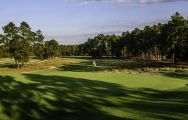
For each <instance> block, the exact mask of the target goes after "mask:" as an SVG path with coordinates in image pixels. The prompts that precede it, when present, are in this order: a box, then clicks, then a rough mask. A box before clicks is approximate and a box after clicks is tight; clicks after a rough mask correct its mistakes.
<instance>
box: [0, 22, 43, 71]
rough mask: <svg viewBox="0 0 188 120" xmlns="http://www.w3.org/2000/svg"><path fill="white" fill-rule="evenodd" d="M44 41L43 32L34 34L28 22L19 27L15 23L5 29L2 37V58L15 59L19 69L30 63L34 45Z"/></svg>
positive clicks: (0, 41)
mask: <svg viewBox="0 0 188 120" xmlns="http://www.w3.org/2000/svg"><path fill="white" fill-rule="evenodd" d="M42 40H43V37H42V33H41V31H37V32H36V33H35V32H32V30H31V28H30V26H29V24H28V23H26V22H22V23H21V24H20V26H19V27H17V26H16V25H15V24H14V23H13V22H10V23H8V24H7V25H6V26H4V27H3V34H2V35H1V36H0V44H1V47H0V51H1V52H0V53H1V54H2V55H1V57H7V56H9V55H10V56H11V57H13V58H14V60H15V63H16V65H17V67H20V63H21V64H22V66H23V65H24V63H25V62H28V61H29V57H30V55H31V53H32V48H33V46H34V44H36V43H38V42H41V41H42Z"/></svg>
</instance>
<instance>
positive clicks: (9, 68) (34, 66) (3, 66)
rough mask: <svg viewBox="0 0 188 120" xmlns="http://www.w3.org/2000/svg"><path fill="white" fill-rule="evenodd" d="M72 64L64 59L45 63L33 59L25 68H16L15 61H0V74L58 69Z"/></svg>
mask: <svg viewBox="0 0 188 120" xmlns="http://www.w3.org/2000/svg"><path fill="white" fill-rule="evenodd" d="M71 63H73V61H72V60H70V59H63V58H54V59H51V60H44V61H40V60H37V59H31V60H30V61H29V63H27V64H25V65H24V66H23V67H21V68H15V67H14V61H13V60H12V59H0V72H33V71H40V70H47V69H50V68H56V67H59V66H62V65H65V64H71Z"/></svg>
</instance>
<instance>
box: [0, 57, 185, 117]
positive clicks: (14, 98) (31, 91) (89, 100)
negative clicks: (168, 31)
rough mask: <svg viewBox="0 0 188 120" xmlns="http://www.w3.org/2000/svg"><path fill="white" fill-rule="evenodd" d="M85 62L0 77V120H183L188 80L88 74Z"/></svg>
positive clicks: (165, 75) (179, 75) (176, 76)
mask: <svg viewBox="0 0 188 120" xmlns="http://www.w3.org/2000/svg"><path fill="white" fill-rule="evenodd" d="M84 61H85V62H88V60H82V61H79V60H77V63H75V64H70V65H64V66H63V67H61V68H57V69H51V70H47V71H41V72H33V73H27V74H24V73H1V75H0V97H1V98H0V120H187V119H188V74H186V73H161V74H136V73H135V74H126V73H112V72H100V71H98V72H91V70H92V68H91V66H89V65H88V64H85V62H84ZM90 62H91V61H90ZM107 62H109V61H107ZM98 64H101V66H99V68H97V69H102V68H103V67H105V64H103V63H102V62H101V63H98ZM102 65H104V66H103V67H102Z"/></svg>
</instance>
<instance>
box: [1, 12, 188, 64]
mask: <svg viewBox="0 0 188 120" xmlns="http://www.w3.org/2000/svg"><path fill="white" fill-rule="evenodd" d="M2 29H3V33H2V34H1V35H0V57H11V58H14V60H15V63H16V65H17V67H20V66H21V65H24V63H26V62H28V61H29V57H30V56H36V57H38V58H39V59H52V58H54V57H56V56H92V57H95V58H97V57H118V58H120V57H123V58H134V59H152V60H154V59H155V60H164V59H166V58H178V59H188V20H187V19H185V18H184V17H183V16H181V15H180V14H179V13H178V12H177V13H175V14H174V15H173V16H171V20H169V21H168V23H165V24H162V23H159V24H157V25H153V26H146V27H144V29H142V30H141V29H139V28H135V29H134V30H133V31H131V32H130V31H127V32H123V33H122V35H121V36H117V35H103V34H100V35H98V36H96V37H94V38H89V39H88V40H87V41H86V42H85V43H83V44H80V45H59V43H58V42H57V41H56V40H50V41H45V40H44V36H43V35H42V32H41V31H40V30H38V31H32V29H31V28H30V26H29V24H28V23H26V22H22V23H21V24H20V26H16V25H15V24H14V23H13V22H10V23H8V24H7V25H6V26H3V27H2Z"/></svg>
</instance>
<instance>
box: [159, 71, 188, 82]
mask: <svg viewBox="0 0 188 120" xmlns="http://www.w3.org/2000/svg"><path fill="white" fill-rule="evenodd" d="M161 74H162V75H164V76H166V77H171V78H179V79H183V80H188V73H187V72H171V73H170V72H169V73H161Z"/></svg>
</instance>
